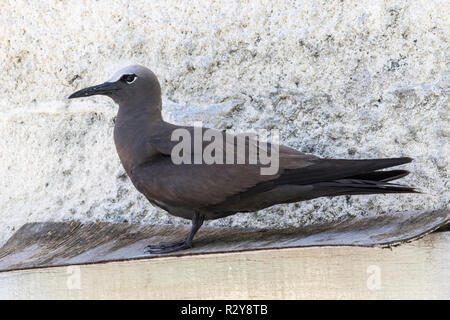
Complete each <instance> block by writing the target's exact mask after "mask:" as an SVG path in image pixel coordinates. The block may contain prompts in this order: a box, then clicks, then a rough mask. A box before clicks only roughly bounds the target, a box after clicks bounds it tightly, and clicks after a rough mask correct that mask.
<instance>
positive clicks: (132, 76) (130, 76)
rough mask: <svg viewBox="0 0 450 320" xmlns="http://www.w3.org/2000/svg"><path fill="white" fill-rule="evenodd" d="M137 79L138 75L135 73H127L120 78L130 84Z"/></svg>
mask: <svg viewBox="0 0 450 320" xmlns="http://www.w3.org/2000/svg"><path fill="white" fill-rule="evenodd" d="M136 79H137V76H136V75H135V74H125V75H123V76H122V78H121V79H120V80H122V81H124V82H126V83H128V84H132V83H133V82H135V81H136Z"/></svg>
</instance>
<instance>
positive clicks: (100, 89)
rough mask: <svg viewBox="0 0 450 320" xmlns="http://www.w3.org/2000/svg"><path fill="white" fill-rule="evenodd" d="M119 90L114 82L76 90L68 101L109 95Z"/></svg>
mask: <svg viewBox="0 0 450 320" xmlns="http://www.w3.org/2000/svg"><path fill="white" fill-rule="evenodd" d="M116 90H119V86H118V85H117V83H115V82H105V83H102V84H99V85H98V86H93V87H88V88H85V89H81V90H78V91H77V92H74V93H72V94H71V95H70V96H69V99H73V98H81V97H88V96H93V95H96V94H103V95H108V94H109V93H111V92H113V91H116Z"/></svg>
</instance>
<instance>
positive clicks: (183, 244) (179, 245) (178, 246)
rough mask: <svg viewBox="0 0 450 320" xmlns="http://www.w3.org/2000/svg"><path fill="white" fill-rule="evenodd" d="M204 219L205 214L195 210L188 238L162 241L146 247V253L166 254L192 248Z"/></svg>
mask: <svg viewBox="0 0 450 320" xmlns="http://www.w3.org/2000/svg"><path fill="white" fill-rule="evenodd" d="M203 219H204V217H203V216H201V215H200V214H199V213H198V212H195V213H194V215H193V217H192V228H191V231H190V232H189V235H188V236H187V238H186V240H184V241H177V242H161V243H159V244H157V245H149V246H146V247H145V253H151V254H164V253H169V252H175V251H179V250H186V249H189V248H192V240H193V239H194V235H195V234H196V233H197V231H198V229H200V227H201V226H202V224H203Z"/></svg>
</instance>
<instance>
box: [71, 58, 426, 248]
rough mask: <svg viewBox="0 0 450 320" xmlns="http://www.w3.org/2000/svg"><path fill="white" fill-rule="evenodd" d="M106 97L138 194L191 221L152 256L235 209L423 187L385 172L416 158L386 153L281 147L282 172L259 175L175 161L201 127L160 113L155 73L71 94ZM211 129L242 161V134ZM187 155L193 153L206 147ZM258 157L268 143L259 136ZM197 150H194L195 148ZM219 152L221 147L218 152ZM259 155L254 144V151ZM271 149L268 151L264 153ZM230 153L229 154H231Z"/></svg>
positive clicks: (137, 72) (230, 166) (251, 168)
mask: <svg viewBox="0 0 450 320" xmlns="http://www.w3.org/2000/svg"><path fill="white" fill-rule="evenodd" d="M92 95H105V96H108V97H110V98H112V99H113V100H114V102H116V103H117V104H118V105H119V111H118V113H117V118H116V122H115V127H114V142H115V145H116V149H117V153H118V155H119V158H120V161H121V162H122V165H123V167H124V169H125V171H126V173H127V174H128V176H129V177H130V179H131V181H132V183H133V185H134V186H135V187H136V189H137V190H138V191H140V192H141V193H142V194H144V195H145V197H146V198H147V199H148V200H149V201H150V202H151V203H152V204H153V205H156V206H158V207H161V208H163V209H164V210H166V211H168V212H169V213H170V214H172V215H174V216H178V217H182V218H185V219H190V220H192V229H191V231H190V233H189V235H188V236H187V238H186V239H185V240H183V241H180V242H174V243H160V244H158V245H150V246H148V247H146V251H147V252H149V253H167V252H173V251H177V250H182V249H187V248H190V247H191V246H192V240H193V238H194V235H195V234H196V232H197V231H198V230H199V228H200V227H201V226H202V224H203V221H204V220H210V219H218V218H222V217H226V216H229V215H232V214H235V213H237V212H252V211H257V210H260V209H263V208H267V207H270V206H273V205H275V204H280V203H291V202H298V201H303V200H309V199H313V198H318V197H323V196H340V195H354V194H375V193H408V192H417V191H416V190H414V189H413V188H411V187H408V186H404V185H399V184H393V183H389V182H388V181H391V180H395V179H398V178H401V177H404V176H406V175H407V174H408V173H409V172H408V171H406V170H390V171H386V170H383V171H380V169H384V168H388V167H392V166H397V165H401V164H405V163H408V162H410V161H411V160H412V159H411V158H407V157H403V158H388V159H367V160H345V159H322V158H319V157H316V156H314V155H310V154H305V153H302V152H300V151H298V150H295V149H292V148H289V147H286V146H282V145H270V144H267V146H269V147H270V146H274V147H275V149H274V150H276V151H277V152H278V170H277V171H276V172H275V173H272V174H261V172H262V171H261V168H262V167H264V165H263V164H262V163H261V161H257V162H256V163H255V162H253V163H252V164H250V163H249V161H246V162H245V163H242V162H241V164H236V163H234V162H236V161H231V162H226V161H222V162H223V163H220V161H217V163H205V162H202V163H192V162H191V164H189V163H188V162H185V163H181V164H176V163H174V161H173V159H172V156H171V154H172V150H173V148H174V147H175V146H176V144H177V143H178V141H176V140H175V141H174V140H173V139H172V133H173V132H174V130H176V129H180V128H181V129H185V130H186V131H187V132H189V133H190V134H192V136H194V135H195V130H196V129H197V130H198V128H194V127H187V126H177V125H174V124H171V123H168V122H165V121H164V120H163V118H162V116H161V105H162V103H161V87H160V84H159V82H158V79H157V78H156V76H155V74H154V73H153V72H152V71H151V70H149V69H147V68H145V67H143V66H139V65H133V66H129V67H126V68H124V69H122V70H120V71H118V72H117V73H116V74H114V76H113V77H112V78H111V79H110V80H108V81H107V82H105V83H103V84H100V85H97V86H93V87H89V88H85V89H82V90H79V91H77V92H75V93H73V94H72V95H71V96H70V97H69V99H72V98H79V97H86V96H92ZM200 130H201V132H205V130H211V131H212V133H213V135H219V136H220V135H221V136H222V137H223V141H225V142H224V145H223V148H222V150H225V153H227V152H228V149H227V148H228V147H230V146H231V147H235V146H236V148H230V149H229V150H231V151H230V152H231V153H232V158H230V159H233V160H236V159H237V158H238V157H239V156H240V155H239V154H238V153H239V152H242V149H240V150H241V151H238V150H239V149H238V147H237V144H238V143H239V141H242V139H241V140H239V135H231V134H228V133H226V132H224V131H219V130H214V129H206V128H201V129H200ZM244 141H245V143H244V144H245V148H246V149H245V150H246V151H245V152H246V153H245V157H244V158H245V159H248V158H249V155H250V153H251V152H250V145H254V142H255V141H253V140H251V139H249V138H245V139H244ZM206 146H207V143H205V142H204V141H202V145H201V148H200V149H198V148H197V149H196V148H195V147H194V148H193V149H191V151H189V149H187V150H188V151H183V152H187V153H189V152H190V154H189V156H190V157H195V155H196V153H197V154H198V153H199V152H200V153H201V152H203V150H204V149H205V147H206ZM255 148H256V154H259V153H260V152H262V149H261V148H263V147H261V146H260V145H259V144H258V141H256V147H255ZM192 150H193V151H192ZM217 150H219V149H217ZM252 150H253V152H255V149H252ZM271 150H272V149H271ZM266 151H267V150H266ZM228 154H229V153H228Z"/></svg>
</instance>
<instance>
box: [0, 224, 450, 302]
mask: <svg viewBox="0 0 450 320" xmlns="http://www.w3.org/2000/svg"><path fill="white" fill-rule="evenodd" d="M449 252H450V233H449V232H437V233H433V234H430V235H428V236H427V237H424V238H422V239H420V240H418V241H414V242H412V243H407V244H403V245H401V246H397V247H393V248H367V247H341V246H338V247H309V248H288V249H281V250H273V249H272V250H258V251H246V252H237V253H236V252H235V253H223V254H208V255H190V256H183V257H160V258H156V259H143V260H129V261H120V262H108V263H98V264H88V265H79V266H65V267H54V268H38V269H29V270H19V271H9V272H0V298H2V299H35V298H39V299H380V298H385V299H431V298H441V299H448V298H450V281H449V280H450V255H449V254H448V253H449Z"/></svg>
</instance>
